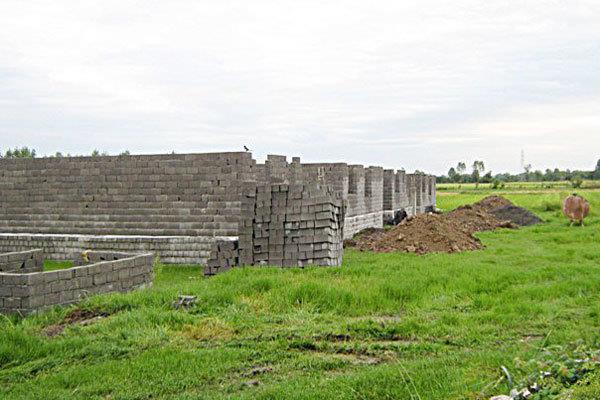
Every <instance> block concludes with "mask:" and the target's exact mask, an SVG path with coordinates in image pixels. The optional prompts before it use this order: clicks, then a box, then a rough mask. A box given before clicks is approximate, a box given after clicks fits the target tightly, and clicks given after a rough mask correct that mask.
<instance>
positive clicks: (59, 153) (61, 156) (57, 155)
mask: <svg viewBox="0 0 600 400" xmlns="http://www.w3.org/2000/svg"><path fill="white" fill-rule="evenodd" d="M54 157H56V158H63V155H62V153H61V152H60V151H57V152H56V153H54Z"/></svg>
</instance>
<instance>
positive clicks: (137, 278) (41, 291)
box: [0, 252, 154, 314]
mask: <svg viewBox="0 0 600 400" xmlns="http://www.w3.org/2000/svg"><path fill="white" fill-rule="evenodd" d="M25 253H28V252H25ZM87 257H88V260H100V259H105V260H106V261H98V262H92V263H89V264H87V265H82V266H77V267H73V268H68V269H61V270H57V271H45V272H42V271H38V272H31V273H10V272H1V273H0V312H1V313H18V314H27V313H31V312H34V311H37V310H40V309H43V308H47V307H51V306H55V305H67V304H72V303H76V302H78V301H81V300H83V299H85V298H86V297H89V296H91V295H93V294H99V293H108V292H127V291H130V290H133V289H136V288H141V287H145V286H150V285H152V281H153V279H154V269H153V261H154V257H153V254H152V253H145V254H129V253H118V252H87ZM81 261H82V262H86V260H85V259H82V260H81Z"/></svg>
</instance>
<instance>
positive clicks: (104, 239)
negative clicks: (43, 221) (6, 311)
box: [0, 233, 215, 271]
mask: <svg viewBox="0 0 600 400" xmlns="http://www.w3.org/2000/svg"><path fill="white" fill-rule="evenodd" d="M214 241H215V238H214V237H205V236H121V235H108V236H97V235H69V234H65V235H59V234H28V233H0V253H5V252H9V251H25V250H32V249H43V251H44V258H46V259H52V260H66V259H71V258H73V256H74V255H76V254H78V253H81V252H82V251H84V250H87V249H94V250H114V251H121V252H153V253H155V254H157V255H159V256H160V260H161V262H162V263H165V264H202V265H205V264H206V262H207V261H208V258H209V256H210V251H211V249H212V244H213V242H214ZM0 268H1V267H0ZM0 271H1V269H0Z"/></svg>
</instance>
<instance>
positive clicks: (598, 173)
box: [593, 159, 600, 179]
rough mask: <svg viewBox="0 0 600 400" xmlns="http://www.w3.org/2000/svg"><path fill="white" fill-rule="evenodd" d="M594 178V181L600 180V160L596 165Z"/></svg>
mask: <svg viewBox="0 0 600 400" xmlns="http://www.w3.org/2000/svg"><path fill="white" fill-rule="evenodd" d="M593 178H594V179H600V159H599V160H598V162H597V163H596V170H595V171H594V173H593Z"/></svg>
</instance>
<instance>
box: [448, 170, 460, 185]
mask: <svg viewBox="0 0 600 400" xmlns="http://www.w3.org/2000/svg"><path fill="white" fill-rule="evenodd" d="M457 176H458V174H457V173H456V170H455V169H454V167H451V168H450V169H449V170H448V180H450V181H451V182H456V180H455V179H456V177H457Z"/></svg>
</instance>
